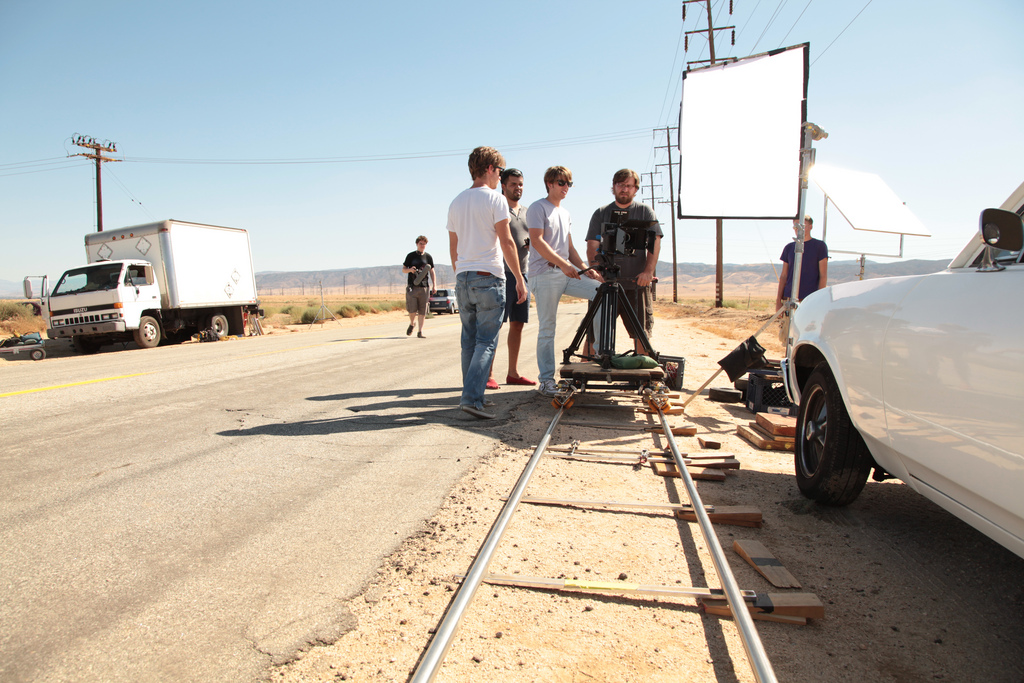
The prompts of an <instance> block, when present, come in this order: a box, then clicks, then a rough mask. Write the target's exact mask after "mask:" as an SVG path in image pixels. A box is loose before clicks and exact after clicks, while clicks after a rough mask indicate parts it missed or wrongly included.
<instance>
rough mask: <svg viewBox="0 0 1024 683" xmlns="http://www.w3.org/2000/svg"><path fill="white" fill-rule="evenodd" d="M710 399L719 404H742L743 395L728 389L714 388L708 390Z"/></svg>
mask: <svg viewBox="0 0 1024 683" xmlns="http://www.w3.org/2000/svg"><path fill="white" fill-rule="evenodd" d="M708 398H709V399H711V400H712V401H717V402H719V403H742V402H743V394H741V393H740V392H739V391H737V390H736V389H730V388H728V387H712V388H711V389H708Z"/></svg>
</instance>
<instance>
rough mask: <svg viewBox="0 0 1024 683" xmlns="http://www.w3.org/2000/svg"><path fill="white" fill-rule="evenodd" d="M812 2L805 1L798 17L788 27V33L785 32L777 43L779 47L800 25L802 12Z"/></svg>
mask: <svg viewBox="0 0 1024 683" xmlns="http://www.w3.org/2000/svg"><path fill="white" fill-rule="evenodd" d="M812 2H814V0H807V4H806V5H804V8H803V10H802V11H801V12H800V16H798V17H797V18H796V21H794V22H793V25H792V26H790V27H789V30H788V31H786V35H784V36H782V40H780V41H779V47H782V46H783V45H784V44H785V43H786V38H789V34H790V33H792V32H793V29H795V28H796V25H797V24H799V23H800V19H802V18H803V16H804V12H806V11H807V8H808V7H810V6H811V3H812Z"/></svg>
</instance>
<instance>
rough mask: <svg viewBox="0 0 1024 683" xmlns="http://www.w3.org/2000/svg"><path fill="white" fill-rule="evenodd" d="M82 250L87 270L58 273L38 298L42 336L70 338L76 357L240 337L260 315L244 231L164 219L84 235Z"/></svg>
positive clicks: (28, 291) (28, 285)
mask: <svg viewBox="0 0 1024 683" xmlns="http://www.w3.org/2000/svg"><path fill="white" fill-rule="evenodd" d="M85 251H86V257H87V260H88V263H89V265H86V266H81V267H78V268H72V269H71V270H68V271H67V272H65V273H64V274H63V275H61V276H60V279H59V280H58V281H57V284H56V285H55V286H54V288H53V291H52V292H48V291H47V289H48V288H47V281H46V278H44V279H43V284H42V291H41V292H40V305H41V306H42V307H43V315H44V316H46V319H47V329H46V336H47V337H49V338H50V339H60V338H70V339H71V341H72V343H73V344H74V346H75V349H77V350H78V351H79V352H81V353H95V352H97V351H98V350H99V349H100V347H101V346H103V345H104V344H112V343H115V342H119V341H131V340H134V341H135V343H136V344H138V345H139V346H140V347H143V348H151V347H154V346H156V345H157V344H159V343H160V342H161V341H164V342H165V343H179V342H182V341H185V340H187V339H189V338H190V337H191V336H192V334H194V333H196V332H198V331H200V330H206V329H210V330H212V331H213V333H214V334H215V335H217V336H218V337H222V336H224V335H227V334H239V335H240V334H243V333H244V330H245V329H246V328H247V327H248V321H249V316H256V315H258V314H259V299H258V298H257V295H256V277H255V274H254V273H253V267H252V252H251V251H250V249H249V233H248V232H246V231H245V230H242V229H239V228H224V227H219V226H215V225H200V224H198V223H187V222H185V221H177V220H166V221H161V222H159V223H147V224H145V225H136V226H134V227H129V228H121V229H120V230H109V231H104V232H95V233H90V234H88V235H86V236H85ZM25 296H26V297H27V298H29V299H31V298H33V293H32V283H31V281H30V278H25Z"/></svg>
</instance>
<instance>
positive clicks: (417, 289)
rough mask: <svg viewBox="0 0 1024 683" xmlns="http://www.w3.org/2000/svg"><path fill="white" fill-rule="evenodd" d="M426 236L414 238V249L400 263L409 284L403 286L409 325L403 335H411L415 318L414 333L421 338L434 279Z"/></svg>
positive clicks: (432, 264)
mask: <svg viewBox="0 0 1024 683" xmlns="http://www.w3.org/2000/svg"><path fill="white" fill-rule="evenodd" d="M426 248H427V238H426V236H424V235H420V236H419V237H417V238H416V251H410V252H409V255H408V256H406V257H405V263H404V264H403V265H402V272H403V273H407V274H408V275H409V284H408V286H406V288H405V310H406V311H408V313H409V327H408V329H406V331H405V335H406V336H407V337H408V336H412V330H413V327H414V326H415V324H416V322H417V320H418V321H419V327H420V329H419V333H418V334H417V335H416V336H417V337H419V338H420V339H423V338H424V337H423V321H424V320H425V319H426V317H427V302H428V301H430V295H431V294H433V293H434V287H435V286H436V280H435V279H434V257H432V256H431V255H430V254H428V253H427V252H426Z"/></svg>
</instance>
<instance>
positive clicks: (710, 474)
mask: <svg viewBox="0 0 1024 683" xmlns="http://www.w3.org/2000/svg"><path fill="white" fill-rule="evenodd" d="M737 462H738V461H737ZM686 469H687V471H688V472H689V473H690V478H691V479H703V480H706V481H725V470H723V469H715V468H712V467H708V466H706V465H703V464H700V463H689V464H688V465H687V467H686ZM651 470H653V471H654V473H655V474H656V475H658V476H659V477H680V476H682V475H680V474H679V469H678V468H676V464H675V463H674V462H652V463H651Z"/></svg>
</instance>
